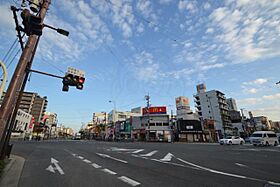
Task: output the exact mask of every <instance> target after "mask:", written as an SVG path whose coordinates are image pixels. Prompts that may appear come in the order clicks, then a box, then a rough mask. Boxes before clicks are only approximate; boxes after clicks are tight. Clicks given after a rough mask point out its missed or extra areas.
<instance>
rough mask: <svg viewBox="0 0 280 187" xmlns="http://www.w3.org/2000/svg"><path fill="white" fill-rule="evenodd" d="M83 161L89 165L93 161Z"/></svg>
mask: <svg viewBox="0 0 280 187" xmlns="http://www.w3.org/2000/svg"><path fill="white" fill-rule="evenodd" d="M83 161H84V162H85V163H88V164H90V163H91V161H90V160H87V159H84V160H83Z"/></svg>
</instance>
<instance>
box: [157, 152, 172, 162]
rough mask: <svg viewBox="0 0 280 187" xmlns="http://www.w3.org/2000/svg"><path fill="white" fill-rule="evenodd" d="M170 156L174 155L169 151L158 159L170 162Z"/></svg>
mask: <svg viewBox="0 0 280 187" xmlns="http://www.w3.org/2000/svg"><path fill="white" fill-rule="evenodd" d="M172 157H174V155H173V154H171V153H168V154H167V155H165V157H164V158H162V159H160V160H161V161H164V162H170V161H171V159H172Z"/></svg>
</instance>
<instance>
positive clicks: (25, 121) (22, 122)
mask: <svg viewBox="0 0 280 187" xmlns="http://www.w3.org/2000/svg"><path fill="white" fill-rule="evenodd" d="M33 121H34V120H33V117H32V115H31V114H28V113H27V112H25V111H23V110H21V109H19V110H18V111H17V115H16V119H15V124H14V128H13V130H12V134H11V138H14V139H15V138H17V139H30V140H31V138H32V132H33Z"/></svg>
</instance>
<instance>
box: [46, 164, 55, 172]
mask: <svg viewBox="0 0 280 187" xmlns="http://www.w3.org/2000/svg"><path fill="white" fill-rule="evenodd" d="M46 170H47V171H50V172H52V173H55V171H54V168H53V167H52V165H49V167H47V168H46Z"/></svg>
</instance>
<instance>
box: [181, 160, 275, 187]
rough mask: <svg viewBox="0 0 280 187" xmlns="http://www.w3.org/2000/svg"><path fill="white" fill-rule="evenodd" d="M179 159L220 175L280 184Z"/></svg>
mask: <svg viewBox="0 0 280 187" xmlns="http://www.w3.org/2000/svg"><path fill="white" fill-rule="evenodd" d="M177 159H178V160H180V161H181V162H183V163H186V164H189V165H191V166H194V167H197V168H199V169H202V170H204V171H209V172H211V173H216V174H220V175H225V176H229V177H235V178H241V179H248V180H253V181H260V182H268V183H270V184H273V183H274V184H278V183H275V182H273V181H266V180H263V179H257V178H253V177H246V176H243V175H237V174H233V173H227V172H222V171H218V170H214V169H210V168H207V167H203V166H199V165H197V164H194V163H191V162H188V161H185V160H183V159H181V158H177Z"/></svg>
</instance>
